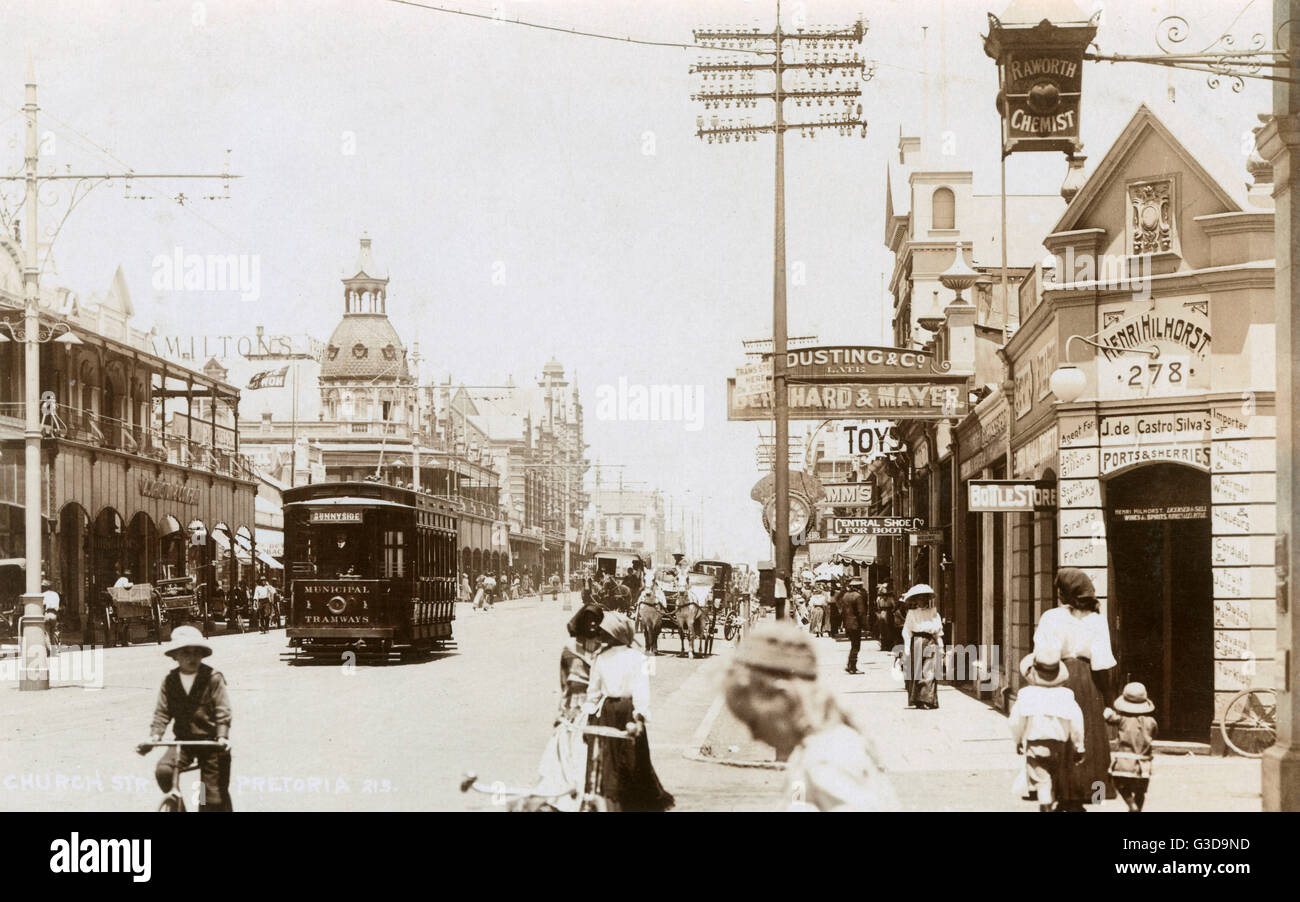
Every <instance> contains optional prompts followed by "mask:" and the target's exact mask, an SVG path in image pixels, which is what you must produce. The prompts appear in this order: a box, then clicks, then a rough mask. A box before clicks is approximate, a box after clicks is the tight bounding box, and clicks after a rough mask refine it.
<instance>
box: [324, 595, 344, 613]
mask: <svg viewBox="0 0 1300 902" xmlns="http://www.w3.org/2000/svg"><path fill="white" fill-rule="evenodd" d="M325 607H327V608H328V609H329V612H330V613H331V614H342V613H343V612H344V611H345V610H347V607H348V603H347V600H346V599H345V598H344V597H343V596H342V595H335V596H334V597H333V598H331V599H330V600H329V601H327V602H325Z"/></svg>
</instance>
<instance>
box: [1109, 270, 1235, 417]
mask: <svg viewBox="0 0 1300 902" xmlns="http://www.w3.org/2000/svg"><path fill="white" fill-rule="evenodd" d="M1097 318H1098V322H1097V326H1098V328H1099V330H1100V331H1099V332H1098V334H1097V343H1098V344H1100V345H1102V346H1103V347H1101V348H1099V349H1098V351H1097V387H1098V394H1099V396H1100V397H1101V398H1103V399H1106V400H1116V399H1121V398H1150V397H1161V396H1166V395H1180V394H1188V393H1191V392H1202V391H1209V388H1210V351H1211V339H1210V299H1209V297H1208V296H1205V295H1198V296H1193V297H1173V298H1157V299H1155V300H1151V299H1147V300H1134V301H1128V302H1126V303H1123V304H1116V305H1106V306H1102V307H1099V308H1098V310H1097ZM1150 348H1155V349H1157V350H1159V352H1160V354H1159V356H1158V357H1155V358H1152V357H1151V356H1150V355H1148V354H1143V353H1134V349H1150Z"/></svg>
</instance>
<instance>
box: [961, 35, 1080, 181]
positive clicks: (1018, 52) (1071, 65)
mask: <svg viewBox="0 0 1300 902" xmlns="http://www.w3.org/2000/svg"><path fill="white" fill-rule="evenodd" d="M1097 22H1098V20H1097V17H1096V16H1094V17H1093V18H1092V19H1091V20H1089V21H1087V22H1062V23H1053V22H1049V21H1047V20H1046V19H1042V20H1041V21H1039V22H1037V23H1035V24H1030V23H1022V22H1003V21H1001V20H1000V19H998V17H997V16H994V15H993V14H992V13H990V14H989V33H988V36H987V37H985V39H984V52H985V53H986V54H987V55H988V56H990V57H991V58H993V59H995V60H997V64H998V82H999V86H1000V90H999V92H998V98H997V107H998V113H999V115H1001V117H1002V153H1003V156H1006V155H1007V154H1013V153H1017V152H1019V151H1043V150H1048V151H1054V150H1059V151H1064V152H1065V153H1067V154H1071V155H1073V154H1074V152H1075V151H1077V150H1078V149H1079V148H1080V147H1081V146H1082V145H1081V143H1080V141H1079V107H1080V100H1081V98H1082V93H1083V55H1084V52H1085V51H1086V50H1087V49H1088V45H1089V44H1090V43H1091V42H1092V39H1093V38H1094V37H1095V36H1096V34H1097Z"/></svg>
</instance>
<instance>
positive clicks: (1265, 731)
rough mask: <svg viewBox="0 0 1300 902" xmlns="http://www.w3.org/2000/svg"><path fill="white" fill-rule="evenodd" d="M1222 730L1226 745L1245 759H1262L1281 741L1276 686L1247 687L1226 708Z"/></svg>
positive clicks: (1221, 722) (1221, 725)
mask: <svg viewBox="0 0 1300 902" xmlns="http://www.w3.org/2000/svg"><path fill="white" fill-rule="evenodd" d="M1219 731H1220V732H1221V733H1222V734H1223V742H1224V744H1225V745H1226V746H1227V747H1228V748H1230V749H1232V751H1234V752H1236V753H1237V754H1238V755H1241V756H1242V757H1245V758H1260V757H1263V755H1264V750H1265V749H1267V748H1268V747H1269V746H1271V745H1272V744H1273V743H1274V742H1275V741H1276V740H1277V694H1276V693H1275V692H1274V691H1273V690H1272V689H1243V690H1242V691H1241V692H1238V693H1237V694H1236V695H1234V696H1233V697H1232V698H1231V699H1229V701H1228V704H1227V707H1225V708H1224V709H1223V719H1222V720H1221V721H1219Z"/></svg>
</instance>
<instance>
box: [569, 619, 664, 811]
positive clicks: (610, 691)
mask: <svg viewBox="0 0 1300 902" xmlns="http://www.w3.org/2000/svg"><path fill="white" fill-rule="evenodd" d="M597 635H598V636H599V638H600V640H601V642H602V646H601V649H600V651H598V652H596V656H595V657H594V658H593V659H592V662H591V678H590V680H589V681H588V684H587V702H586V705H585V706H584V710H586V712H587V713H588V714H589V715H591V722H592V723H594V724H595V725H597V726H604V727H614V728H616V729H620V730H626V731H627V732H628V733H631V734H632V736H633V740H632V741H631V742H628V741H627V740H623V739H606V738H603V737H592V738H591V740H590V741H593V742H594V741H596V740H597V739H598V738H599V741H600V745H599V750H600V751H599V764H598V766H599V767H600V769H601V773H602V775H603V778H604V779H603V783H604V785H603V786H602V787H600V792H601V798H602V799H603V801H604V806H605V810H606V811H667V810H668V809H669V808H672V807H673V805H674V799H673V796H672V793H670V792H668V791H667V790H665V789H664V788H663V785H662V784H661V783H660V782H659V777H658V775H657V774H656V773H655V769H654V765H653V764H652V763H651V761H650V740H649V737H648V736H647V735H646V723H647V722H648V721H649V720H650V669H649V668H648V667H647V666H646V659H645V655H643V654H642V653H641V652H640V651H639V650H638V649H637V648H636V647H635V646H634V645H633V643H634V642H635V636H636V630H635V628H634V627H633V626H632V621H631V620H628V619H627V618H626V617H624V616H623V615H622V614H619V613H617V612H614V611H605V612H604V613H603V615H602V617H601V621H600V628H599V631H598V634H597Z"/></svg>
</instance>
